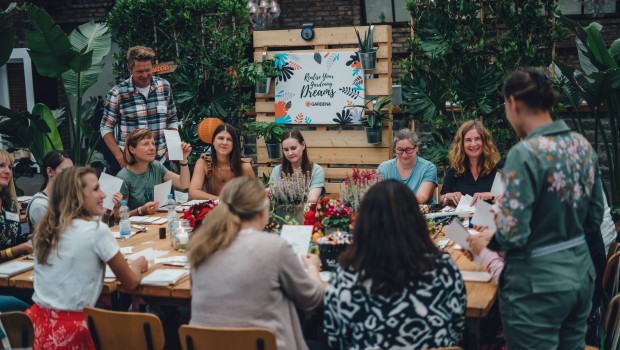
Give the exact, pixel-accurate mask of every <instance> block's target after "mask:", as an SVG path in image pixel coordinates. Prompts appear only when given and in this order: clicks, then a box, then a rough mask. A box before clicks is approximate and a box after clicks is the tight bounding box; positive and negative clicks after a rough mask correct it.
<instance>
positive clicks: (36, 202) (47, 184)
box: [26, 150, 73, 232]
mask: <svg viewBox="0 0 620 350" xmlns="http://www.w3.org/2000/svg"><path fill="white" fill-rule="evenodd" d="M72 166H73V160H71V155H70V154H69V152H67V151H56V150H54V151H51V152H49V153H48V154H46V155H45V158H43V166H42V171H41V172H42V173H43V178H44V181H43V184H42V185H41V190H40V192H37V193H36V194H35V195H34V196H33V197H32V199H31V200H30V203H28V208H27V209H26V219H28V225H29V226H30V232H32V228H33V227H34V225H36V224H37V223H38V222H39V221H41V218H43V215H45V212H46V211H47V206H48V203H49V200H48V199H49V196H50V195H51V194H52V188H53V187H54V179H55V178H56V176H58V174H60V172H61V171H63V170H64V169H67V168H71V167H72Z"/></svg>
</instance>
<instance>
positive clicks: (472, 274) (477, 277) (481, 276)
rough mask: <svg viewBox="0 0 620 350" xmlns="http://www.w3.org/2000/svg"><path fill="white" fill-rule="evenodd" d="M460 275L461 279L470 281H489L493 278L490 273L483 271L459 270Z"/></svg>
mask: <svg viewBox="0 0 620 350" xmlns="http://www.w3.org/2000/svg"><path fill="white" fill-rule="evenodd" d="M461 277H463V281H472V282H489V281H490V280H491V278H493V276H491V274H489V273H488V272H483V271H461Z"/></svg>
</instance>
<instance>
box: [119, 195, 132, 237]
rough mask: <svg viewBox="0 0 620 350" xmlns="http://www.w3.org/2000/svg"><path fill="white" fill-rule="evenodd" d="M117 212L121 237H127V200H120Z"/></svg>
mask: <svg viewBox="0 0 620 350" xmlns="http://www.w3.org/2000/svg"><path fill="white" fill-rule="evenodd" d="M118 212H119V214H120V216H121V222H120V223H119V224H118V226H119V231H120V234H121V239H122V240H126V239H129V237H130V236H131V222H130V221H129V207H128V206H127V201H122V202H121V209H120V210H119V211H118Z"/></svg>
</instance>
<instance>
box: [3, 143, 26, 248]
mask: <svg viewBox="0 0 620 350" xmlns="http://www.w3.org/2000/svg"><path fill="white" fill-rule="evenodd" d="M0 229H1V230H2V231H1V232H2V234H0V258H1V259H2V260H8V259H13V258H15V257H18V256H20V255H24V254H29V253H30V252H31V251H32V244H30V243H28V242H27V241H28V238H27V237H26V235H23V234H22V230H21V223H20V221H19V205H18V203H17V195H16V194H15V183H14V182H13V159H12V158H11V155H10V154H9V153H8V152H7V151H5V150H0Z"/></svg>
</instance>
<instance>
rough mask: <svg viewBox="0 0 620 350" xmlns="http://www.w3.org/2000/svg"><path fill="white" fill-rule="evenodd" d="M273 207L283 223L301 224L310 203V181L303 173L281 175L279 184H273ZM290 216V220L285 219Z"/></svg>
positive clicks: (295, 172) (271, 187)
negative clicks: (307, 203)
mask: <svg viewBox="0 0 620 350" xmlns="http://www.w3.org/2000/svg"><path fill="white" fill-rule="evenodd" d="M270 189H271V205H272V208H273V211H274V214H275V216H276V217H278V218H279V219H281V221H282V222H281V223H284V222H285V221H286V222H287V223H291V222H293V220H295V222H296V223H300V222H301V221H302V219H303V213H304V206H305V204H306V202H307V201H308V192H309V191H308V179H307V177H306V175H305V174H303V173H302V172H301V171H294V172H293V173H292V174H284V173H282V174H281V175H280V180H279V181H278V183H277V184H271V186H270ZM287 216H288V219H283V218H286V217H287Z"/></svg>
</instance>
